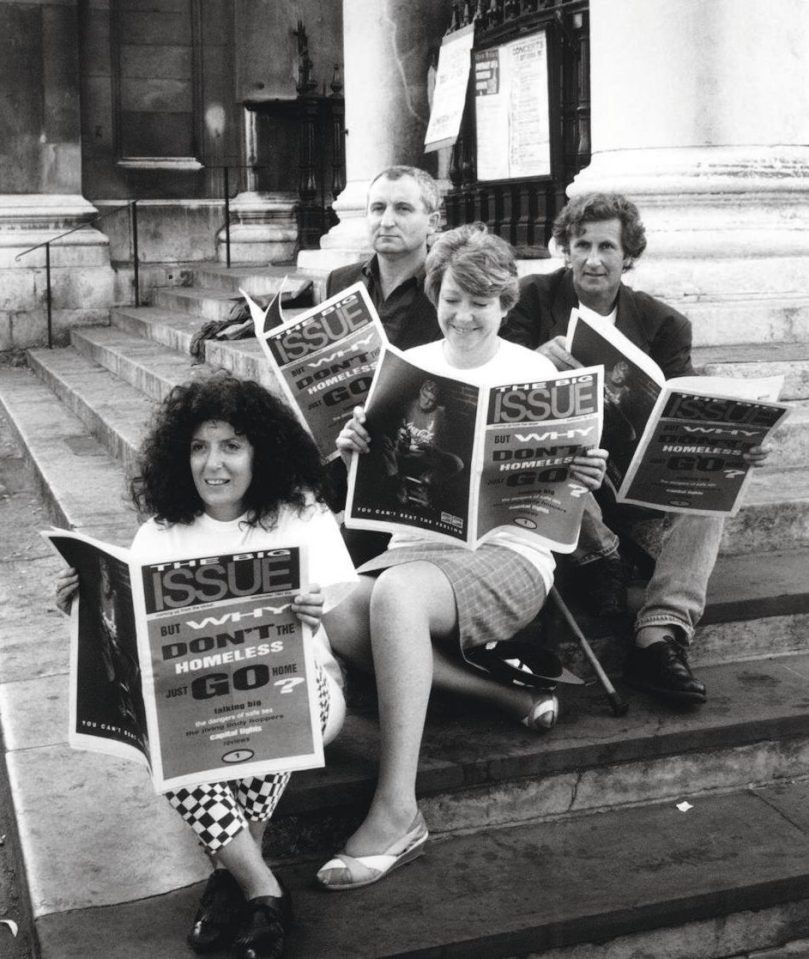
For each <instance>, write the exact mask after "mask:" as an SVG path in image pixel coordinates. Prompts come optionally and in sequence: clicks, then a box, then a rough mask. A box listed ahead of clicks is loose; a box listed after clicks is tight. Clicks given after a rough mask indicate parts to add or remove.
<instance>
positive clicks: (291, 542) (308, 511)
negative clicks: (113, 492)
mask: <svg viewBox="0 0 809 959" xmlns="http://www.w3.org/2000/svg"><path fill="white" fill-rule="evenodd" d="M244 520H245V517H244V516H241V517H239V518H238V519H234V520H230V521H229V522H221V521H220V520H216V519H213V517H211V516H208V514H207V513H203V514H202V515H201V516H198V517H197V518H196V519H195V520H194V521H193V522H192V523H170V524H163V523H158V522H156V521H155V520H154V519H149V520H147V521H146V522H145V523H144V524H143V525H142V526H141V527H140V529H139V530H138V531H137V533H135V538H134V539H133V540H132V547H131V552H132V558H133V559H136V560H137V559H138V558H139V557H143V560H144V561H148V562H150V563H151V562H166V561H169V560H173V559H188V558H190V557H194V556H212V555H214V554H216V553H248V552H252V551H255V550H263V549H278V548H280V547H288V546H306V547H307V554H308V557H309V582H310V583H317V584H319V585H320V587H321V588H322V590H323V594H324V612H326V611H328V610H329V609H331V608H332V607H334V606H336V605H337V604H338V603H339V602H340V601H341V600H342V599H344V598H345V596H347V595H348V593H349V592H351V590H352V589H353V588H354V586H355V585H356V583H357V580H358V577H357V574H356V572H355V571H354V564H353V563H352V562H351V557H350V556H349V554H348V550H347V549H346V547H345V543H344V542H343V538H342V536H341V535H340V530H339V528H338V526H337V522H336V520H335V519H334V516H332V514H331V512H330V511H329V510H328V509H327V508H326V507H325V506H323V505H321V504H320V503H317V502H315V500H314V497H310V498H309V499H308V505H307V506H306V507H305V508H304V510H303V511H302V512H300V513H299V512H298V511H297V509H295V508H294V507H292V506H282V507H281V508H280V509H279V511H278V521H277V523H276V524H275V526H274V527H273V528H272V529H269V530H267V529H262V527H261V526H248V525H247V523H246V522H245V521H244ZM313 649H314V657H315V660H316V662H318V663H319V664H320V665H321V666H322V667H323V668H324V670H325V671H326V673H327V674H328V675H329V676H330V677H331V678H332V679H333V680H335V681H336V682H337V684H338V685H339V686H342V673H341V671H340V667H339V666H338V664H337V662H336V660H335V659H334V656H333V655H332V652H331V647H330V646H329V641H328V638H327V637H326V632H325V630H324V629H322V628H321V629H318V630H317V632H316V633H315V635H314V647H313Z"/></svg>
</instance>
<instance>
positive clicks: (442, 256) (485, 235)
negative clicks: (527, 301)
mask: <svg viewBox="0 0 809 959" xmlns="http://www.w3.org/2000/svg"><path fill="white" fill-rule="evenodd" d="M424 269H425V271H426V276H425V279H424V292H425V293H426V294H427V296H428V297H429V299H430V302H431V303H432V304H433V305H434V306H437V305H438V296H439V293H440V292H441V284H442V283H443V281H444V274H445V273H446V272H447V270H452V275H453V277H455V280H456V281H457V283H458V285H459V286H460V287H461V288H462V289H463V290H466V292H467V293H470V294H471V295H472V296H486V297H488V296H497V297H499V298H500V305H501V306H502V307H503V309H504V310H510V309H511V307H512V306H514V304H515V303H516V302H517V299H518V297H519V295H520V284H519V279H518V277H517V263H516V261H515V259H514V251H513V250H512V248H511V247H510V246H509V244H508V243H506V241H505V240H502V239H500V237H499V236H495V235H494V233H489V232H488V230H487V229H486V224H485V223H468V224H466V225H465V226H459V227H456V228H455V229H454V230H448V231H447V232H446V233H442V234H441V235H440V236H439V237H438V239H437V240H436V241H435V243H434V244H433V247H432V249H431V250H430V252H429V253H428V254H427V261H426V263H425V266H424Z"/></svg>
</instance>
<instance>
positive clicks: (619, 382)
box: [567, 310, 665, 490]
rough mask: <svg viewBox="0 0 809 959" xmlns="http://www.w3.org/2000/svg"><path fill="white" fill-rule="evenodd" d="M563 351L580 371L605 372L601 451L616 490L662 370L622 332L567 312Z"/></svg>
mask: <svg viewBox="0 0 809 959" xmlns="http://www.w3.org/2000/svg"><path fill="white" fill-rule="evenodd" d="M567 351H568V353H570V354H571V355H572V356H573V357H575V359H577V360H578V361H579V362H580V363H581V364H582V365H583V366H595V365H596V364H601V365H602V366H603V367H604V432H603V439H602V442H603V445H604V447H605V448H606V449H608V450H609V454H610V458H609V460H608V461H607V479H608V480H609V481H610V483H611V484H612V485H613V486H614V487H615V489H616V490H617V489H618V487H619V486H620V485H621V482H622V480H623V478H624V476H625V475H626V471H627V470H628V469H629V464H630V463H631V462H632V457H633V456H634V455H635V450H636V449H637V448H638V443H639V442H640V438H641V436H642V435H643V431H644V430H645V429H646V423H647V422H648V420H649V417H650V416H651V413H652V410H653V409H654V405H655V403H656V402H657V398H658V396H659V395H660V390H661V388H662V386H663V383H664V382H665V377H664V376H663V373H662V371H661V370H660V367H659V366H658V365H657V364H656V363H655V362H654V360H653V359H651V357H649V356H647V355H646V354H645V353H644V352H643V351H642V350H640V349H638V347H637V346H635V344H634V343H632V342H631V340H629V339H628V338H627V337H626V336H624V334H623V333H621V331H620V330H616V329H615V327H614V326H611V325H609V324H603V325H601V326H598V327H597V326H596V325H595V324H594V323H592V322H591V321H590V320H588V319H586V318H585V317H583V316H581V315H580V314H579V313H578V312H577V311H576V310H571V314H570V325H569V327H568V334H567Z"/></svg>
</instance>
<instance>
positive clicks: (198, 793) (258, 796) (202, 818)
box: [166, 666, 331, 852]
mask: <svg viewBox="0 0 809 959" xmlns="http://www.w3.org/2000/svg"><path fill="white" fill-rule="evenodd" d="M316 677H317V698H318V704H319V706H320V728H321V731H322V730H324V729H325V728H326V723H327V721H328V718H329V709H330V706H331V691H330V689H329V682H328V680H327V678H326V674H325V672H324V671H323V669H322V668H321V667H320V666H317V667H316ZM289 778H290V773H274V774H272V775H270V776H251V777H250V778H249V779H234V780H231V781H230V782H221V783H206V784H204V785H202V786H195V787H194V788H193V789H178V790H177V791H176V792H169V793H166V798H167V799H168V801H169V802H170V803H171V805H172V806H173V807H174V808H175V809H176V810H177V812H179V814H180V815H181V816H182V817H183V819H185V821H186V822H187V823H188V825H189V826H190V827H191V828H192V829H193V830H194V832H195V833H196V834H197V838H198V839H199V841H200V842H201V843H202V845H203V846H205V848H206V849H207V850H208V852H216V851H217V850H219V849H221V848H222V847H223V846H226V845H227V844H228V843H229V842H230V841H231V839H233V838H234V837H235V836H237V835H238V834H239V833H240V832H241V831H242V829H244V828H245V827H246V826H247V823H248V822H266V821H267V820H268V819H270V817H271V816H272V814H273V813H274V812H275V807H276V806H277V805H278V801H279V800H280V798H281V796H282V795H283V794H284V790H285V789H286V787H287V783H288V782H289Z"/></svg>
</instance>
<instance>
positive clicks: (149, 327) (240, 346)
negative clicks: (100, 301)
mask: <svg viewBox="0 0 809 959" xmlns="http://www.w3.org/2000/svg"><path fill="white" fill-rule="evenodd" d="M301 312H303V308H293V307H288V308H286V309H285V311H284V314H285V316H288V317H293V316H297V315H298V314H299V313H301ZM111 322H112V325H113V326H114V327H117V328H118V329H120V330H123V331H125V332H127V333H129V334H131V335H132V336H133V337H142V338H146V339H150V340H154V341H155V342H156V343H162V344H163V345H164V346H168V347H170V348H171V349H173V350H177V351H178V352H180V353H184V354H187V355H190V348H191V342H192V339H193V337H194V334H195V333H196V332H197V331H198V330H199V329H200V328H201V326H202V325H203V322H204V321H203V320H201V319H200V318H199V317H195V316H193V315H191V314H177V313H171V312H170V311H167V310H163V309H158V308H156V307H140V308H137V309H136V308H135V307H116V308H115V309H114V310H113V311H112V313H111ZM204 355H205V360H206V362H207V363H208V365H209V366H211V367H212V368H214V369H225V370H230V371H231V372H232V373H233V374H234V375H236V376H242V377H246V378H248V379H255V380H258V381H259V382H262V383H264V385H265V386H267V387H268V388H270V389H273V390H274V389H275V384H274V381H273V379H272V377H271V375H270V373H269V368H268V365H267V361H266V359H265V358H264V354H263V353H262V351H261V347H260V346H259V345H258V342H257V341H256V340H255V338H252V337H251V338H247V339H244V340H216V339H209V340H206V341H205V349H204Z"/></svg>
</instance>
